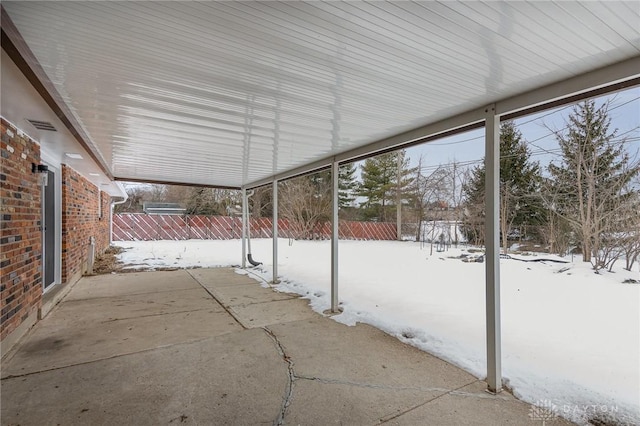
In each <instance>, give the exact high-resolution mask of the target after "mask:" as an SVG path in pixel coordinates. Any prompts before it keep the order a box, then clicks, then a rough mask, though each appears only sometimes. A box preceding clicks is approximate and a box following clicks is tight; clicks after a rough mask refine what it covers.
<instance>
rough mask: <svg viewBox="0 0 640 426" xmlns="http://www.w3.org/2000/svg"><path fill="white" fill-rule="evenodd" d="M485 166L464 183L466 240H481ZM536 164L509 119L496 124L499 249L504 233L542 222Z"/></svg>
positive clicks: (507, 233)
mask: <svg viewBox="0 0 640 426" xmlns="http://www.w3.org/2000/svg"><path fill="white" fill-rule="evenodd" d="M485 173H486V171H485V165H484V161H483V163H482V165H480V166H478V167H476V168H475V169H474V170H473V171H472V174H471V178H470V179H469V181H468V182H467V184H466V185H465V186H464V188H463V191H464V194H465V200H466V202H465V210H466V212H467V214H466V219H465V222H466V223H465V227H464V229H465V232H466V234H467V238H469V239H470V241H475V242H476V243H483V242H484V215H485V209H484V201H485V198H484V196H485ZM540 182H541V177H540V167H539V165H538V163H533V162H532V161H531V153H530V152H529V148H528V147H527V144H526V142H525V140H524V139H523V138H522V134H521V133H520V131H519V130H518V129H517V128H516V126H515V124H514V123H513V122H512V121H505V122H504V123H502V124H501V125H500V231H501V232H500V233H501V237H502V245H503V249H504V250H505V252H506V250H507V247H508V236H509V235H510V234H511V233H512V232H514V231H516V230H518V231H520V232H522V228H523V227H524V226H526V225H539V224H540V223H542V221H543V218H544V215H543V212H544V209H543V208H542V203H541V201H540V199H539V197H538V196H537V193H538V190H539V187H540Z"/></svg>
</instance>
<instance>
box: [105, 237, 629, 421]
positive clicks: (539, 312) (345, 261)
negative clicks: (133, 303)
mask: <svg viewBox="0 0 640 426" xmlns="http://www.w3.org/2000/svg"><path fill="white" fill-rule="evenodd" d="M116 244H117V245H118V246H121V247H125V248H127V251H126V252H124V253H123V254H121V255H120V259H121V260H122V261H123V262H126V263H130V264H134V265H138V267H140V266H141V265H146V266H148V267H151V268H153V267H172V266H176V267H214V266H230V265H239V263H240V260H241V259H240V253H241V243H240V241H239V240H231V241H202V240H190V241H147V242H118V243H116ZM252 246H253V257H254V259H258V260H260V261H262V262H264V265H263V266H261V267H258V268H255V269H253V270H249V273H250V274H251V275H253V276H254V277H260V278H262V279H263V280H267V281H269V280H271V277H272V275H271V274H272V272H271V271H272V269H271V257H272V255H271V240H265V239H258V240H252ZM462 253H466V251H465V250H462V249H450V250H449V251H446V252H441V253H438V252H435V250H434V254H433V256H429V247H428V246H425V247H424V249H421V247H420V244H419V243H413V242H392V241H366V242H365V241H340V246H339V256H340V269H339V274H340V289H339V296H340V301H341V303H342V307H343V308H344V312H343V313H342V314H341V315H337V316H334V317H333V318H334V319H335V320H337V321H339V322H342V323H344V324H347V325H352V324H355V323H356V322H365V323H368V324H371V325H374V326H376V327H378V328H380V329H382V330H384V331H386V332H388V333H390V334H392V335H394V336H397V337H398V338H399V339H400V340H402V341H405V342H407V343H409V344H412V345H414V346H417V347H419V348H421V349H424V350H426V351H428V352H431V353H433V354H435V355H437V356H439V357H441V358H443V359H446V360H448V361H450V362H452V363H454V364H456V365H458V366H460V367H462V368H464V369H466V370H467V371H469V372H471V373H472V374H474V375H476V376H477V377H480V378H483V377H485V376H486V367H485V363H486V361H485V360H486V356H485V329H484V327H485V318H484V292H485V289H484V268H485V265H484V263H465V262H462V261H461V260H460V259H458V258H457V257H458V256H460V255H461V254H462ZM279 254H280V260H279V265H278V271H279V275H280V278H281V280H282V283H281V284H280V285H278V286H277V287H275V288H276V289H277V290H281V291H290V292H296V293H299V294H301V295H303V296H305V297H306V298H308V299H309V300H310V303H311V305H312V307H313V308H314V309H315V310H316V311H318V312H322V311H324V310H325V309H327V308H329V307H330V245H329V242H328V241H295V242H293V244H292V245H289V241H288V240H286V239H281V240H280V241H279ZM520 258H521V259H532V258H535V257H533V256H520ZM538 258H540V257H538ZM554 258H557V257H554ZM567 260H569V261H571V258H568V259H567ZM580 260H581V259H579V258H577V257H576V258H575V262H573V263H556V262H550V261H547V262H523V261H519V260H514V259H503V260H501V262H500V264H501V277H502V278H501V281H502V288H501V298H502V344H503V346H502V360H503V374H504V377H505V380H506V383H507V384H508V386H509V387H510V388H512V389H513V391H514V393H515V394H516V396H518V397H520V398H521V399H524V400H526V401H528V402H531V403H537V404H539V405H540V404H542V405H544V406H547V407H549V406H553V407H554V409H555V410H556V411H557V412H558V413H559V414H561V415H562V416H564V417H567V418H570V419H572V420H574V421H576V422H578V423H585V422H586V420H587V419H589V418H599V419H601V420H605V419H610V420H614V419H615V420H616V423H618V424H640V284H625V283H623V281H625V280H626V279H634V280H638V281H640V272H639V271H638V265H635V267H634V270H633V271H632V272H629V271H625V270H623V269H622V265H620V266H619V267H618V268H616V269H615V273H609V272H602V273H601V274H595V273H594V272H593V271H592V270H591V268H590V265H589V264H583V263H582V262H581V261H580ZM263 282H264V281H263Z"/></svg>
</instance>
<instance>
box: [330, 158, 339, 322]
mask: <svg viewBox="0 0 640 426" xmlns="http://www.w3.org/2000/svg"><path fill="white" fill-rule="evenodd" d="M339 168H340V165H339V164H338V162H336V161H334V162H333V163H332V164H331V183H332V191H331V194H332V196H331V204H332V208H333V210H332V214H331V312H332V313H336V312H339V310H338V224H339V222H338V196H339V193H338V173H339Z"/></svg>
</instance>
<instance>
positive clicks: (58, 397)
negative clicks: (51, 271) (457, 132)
mask: <svg viewBox="0 0 640 426" xmlns="http://www.w3.org/2000/svg"><path fill="white" fill-rule="evenodd" d="M239 272H241V271H240V270H234V269H230V268H215V269H192V270H179V271H172V272H142V273H129V274H119V275H102V276H95V277H85V278H83V279H82V280H81V281H80V282H79V283H78V284H77V285H76V286H75V287H74V289H73V290H72V291H71V292H70V293H69V295H68V296H67V297H66V299H65V300H64V301H63V302H62V303H61V304H59V305H58V306H57V307H56V308H55V309H54V311H53V312H52V313H51V314H50V315H49V316H48V317H47V318H46V319H44V320H43V321H41V322H40V323H38V324H37V325H36V327H35V328H34V329H33V330H32V332H31V334H30V335H29V336H28V337H27V338H26V339H25V340H24V341H23V342H22V344H21V345H20V346H19V348H18V349H17V350H16V351H14V353H13V354H10V356H9V359H7V360H6V361H4V362H3V368H2V423H3V424H7V425H8V424H21V425H43V424H137V425H146V424H148V425H157V424H307V425H327V424H352V425H365V424H382V423H385V424H406V425H412V424H438V425H460V424H468V425H485V424H514V425H516V424H531V422H532V420H540V419H541V418H542V417H541V414H540V413H539V412H537V411H535V409H534V411H532V407H531V406H530V405H529V404H526V403H524V402H521V401H519V400H517V399H516V398H514V397H513V396H512V395H510V394H509V393H508V392H502V393H501V394H500V395H498V396H495V395H493V396H492V395H490V394H488V393H487V392H486V391H485V389H486V386H487V385H486V383H485V382H484V381H482V380H478V379H476V378H475V377H474V376H472V375H470V374H468V373H467V372H465V371H463V370H461V369H459V368H457V367H455V366H453V365H451V364H448V363H446V362H445V361H442V360H440V359H438V358H436V357H434V356H431V355H429V354H427V353H425V352H422V351H420V350H418V349H415V348H413V347H411V346H408V345H405V344H403V343H401V342H399V341H398V340H397V339H395V338H394V337H391V336H389V335H387V334H385V333H383V332H381V331H379V330H377V329H376V328H374V327H371V326H368V325H364V324H358V325H357V326H355V327H347V326H344V325H342V324H339V323H337V322H335V321H332V320H331V319H330V318H326V317H322V316H320V315H318V314H316V313H314V312H313V311H312V310H311V308H310V307H309V306H308V305H307V301H305V300H301V299H299V298H298V296H297V295H291V294H286V293H277V292H275V291H273V290H271V289H269V288H264V287H261V286H260V284H259V283H258V282H256V281H255V280H254V279H252V278H249V277H248V276H247V275H242V274H241V273H239ZM542 414H543V415H545V413H542ZM546 416H547V417H546V418H547V420H549V419H551V418H552V417H555V416H552V415H550V413H546ZM555 420H556V421H555V422H554V423H553V424H569V423H568V422H565V421H564V420H561V419H555Z"/></svg>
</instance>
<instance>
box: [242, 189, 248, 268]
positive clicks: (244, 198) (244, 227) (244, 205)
mask: <svg viewBox="0 0 640 426" xmlns="http://www.w3.org/2000/svg"><path fill="white" fill-rule="evenodd" d="M247 207H248V206H247V189H246V188H242V263H241V264H242V268H243V269H244V268H246V267H247V219H248V218H247V216H248V215H247V211H248V208H247Z"/></svg>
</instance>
